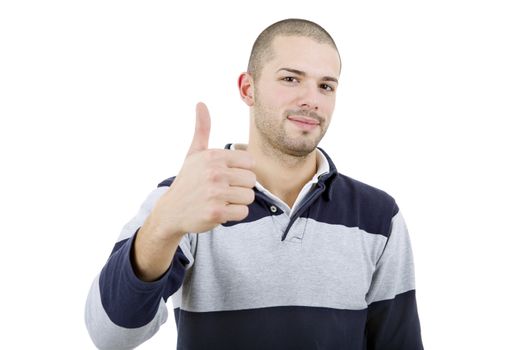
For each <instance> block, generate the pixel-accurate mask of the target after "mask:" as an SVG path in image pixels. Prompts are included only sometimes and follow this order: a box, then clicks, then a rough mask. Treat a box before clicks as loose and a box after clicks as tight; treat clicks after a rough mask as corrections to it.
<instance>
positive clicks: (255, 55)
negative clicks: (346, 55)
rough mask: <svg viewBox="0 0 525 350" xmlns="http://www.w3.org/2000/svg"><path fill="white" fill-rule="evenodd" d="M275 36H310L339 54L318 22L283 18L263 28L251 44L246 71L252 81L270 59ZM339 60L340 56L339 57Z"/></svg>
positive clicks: (332, 40)
mask: <svg viewBox="0 0 525 350" xmlns="http://www.w3.org/2000/svg"><path fill="white" fill-rule="evenodd" d="M277 36H300V37H307V38H311V39H313V40H315V41H317V42H318V43H321V44H329V45H330V46H332V47H333V48H334V49H335V50H336V51H337V54H338V55H339V50H338V49H337V46H336V45H335V41H334V39H332V37H331V36H330V34H328V32H327V31H326V30H325V29H324V28H323V27H321V26H320V25H319V24H317V23H314V22H311V21H308V20H305V19H299V18H288V19H284V20H282V21H279V22H276V23H274V24H272V25H271V26H269V27H268V28H266V29H265V30H263V31H262V32H261V34H259V36H258V37H257V39H256V40H255V42H254V44H253V47H252V52H251V54H250V60H249V61H248V73H250V74H251V75H252V77H253V79H254V81H255V80H256V79H257V77H258V75H259V74H260V73H261V70H262V68H263V65H264V64H265V63H266V62H267V61H269V60H271V59H272V57H273V51H272V42H273V39H274V38H275V37H277ZM339 62H341V57H339Z"/></svg>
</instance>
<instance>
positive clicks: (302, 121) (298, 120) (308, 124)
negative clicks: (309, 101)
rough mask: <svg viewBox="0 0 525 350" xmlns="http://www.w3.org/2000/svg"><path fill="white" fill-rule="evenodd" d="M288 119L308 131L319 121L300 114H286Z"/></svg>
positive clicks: (317, 124) (315, 126)
mask: <svg viewBox="0 0 525 350" xmlns="http://www.w3.org/2000/svg"><path fill="white" fill-rule="evenodd" d="M288 120H289V121H291V122H292V124H294V125H295V126H296V127H298V128H299V129H301V130H306V131H310V130H313V129H315V128H317V127H318V126H319V122H318V121H317V120H315V119H311V118H305V117H300V116H294V115H291V116H288Z"/></svg>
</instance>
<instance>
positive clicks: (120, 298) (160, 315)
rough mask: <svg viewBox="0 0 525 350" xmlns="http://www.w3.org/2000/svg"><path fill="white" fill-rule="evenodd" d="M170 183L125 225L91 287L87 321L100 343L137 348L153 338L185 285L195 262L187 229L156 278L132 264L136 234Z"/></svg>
mask: <svg viewBox="0 0 525 350" xmlns="http://www.w3.org/2000/svg"><path fill="white" fill-rule="evenodd" d="M166 190H167V187H159V188H157V189H155V190H154V191H153V192H152V193H151V194H150V195H149V196H148V197H147V198H146V200H145V201H144V203H143V204H142V206H141V207H140V209H139V211H138V212H137V214H136V215H135V216H134V217H133V218H132V219H131V220H130V221H129V222H128V223H127V224H126V225H125V226H124V227H123V229H122V231H121V233H120V236H119V238H118V240H117V243H116V244H115V246H114V248H113V251H112V253H111V255H110V257H109V259H108V260H107V262H106V264H105V265H104V267H103V268H102V270H101V272H100V274H99V275H98V276H97V277H96V278H95V280H94V281H93V284H92V286H91V289H90V291H89V294H88V297H87V301H86V308H85V322H86V327H87V329H88V332H89V334H90V336H91V339H92V340H93V342H94V344H95V345H96V346H97V347H98V348H99V349H133V348H135V347H137V346H138V345H140V344H142V343H143V342H145V341H146V340H148V339H149V338H151V337H152V336H153V335H154V334H155V333H156V332H157V331H158V329H159V328H160V326H161V325H162V324H163V323H165V322H166V320H167V307H166V301H167V299H168V298H169V297H170V296H171V295H173V294H174V293H175V292H176V291H177V290H178V289H179V288H180V286H181V285H182V281H183V279H184V275H185V271H186V270H187V269H188V268H190V267H191V265H192V264H193V256H192V254H191V242H190V238H189V235H185V236H184V237H183V239H182V240H181V242H180V244H179V247H178V248H177V251H176V253H175V256H174V258H173V260H172V263H171V266H170V268H169V269H168V270H167V272H166V273H165V274H164V275H163V276H162V277H161V278H160V279H158V280H156V281H154V282H144V281H142V280H140V279H139V278H138V277H137V276H136V274H135V272H134V270H133V267H132V264H131V252H132V246H133V242H134V239H135V235H136V233H137V232H138V230H139V228H140V227H141V226H142V224H143V223H144V221H145V220H146V218H147V217H148V215H149V214H150V213H151V210H152V209H153V207H154V205H155V203H156V202H157V201H158V199H159V198H160V197H161V196H162V195H163V194H164V193H165V192H166Z"/></svg>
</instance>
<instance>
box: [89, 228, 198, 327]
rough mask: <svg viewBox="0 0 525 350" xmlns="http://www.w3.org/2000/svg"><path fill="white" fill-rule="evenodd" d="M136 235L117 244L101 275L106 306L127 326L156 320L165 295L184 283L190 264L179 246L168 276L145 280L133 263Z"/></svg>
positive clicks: (117, 319) (167, 295)
mask: <svg viewBox="0 0 525 350" xmlns="http://www.w3.org/2000/svg"><path fill="white" fill-rule="evenodd" d="M134 237H135V236H133V237H132V238H129V239H125V240H123V241H120V242H118V243H117V244H115V247H114V249H113V253H112V254H111V256H110V258H109V260H108V262H107V263H106V265H105V266H104V268H103V269H102V272H101V273H100V278H99V288H100V296H101V301H102V306H103V307H104V310H105V311H106V313H107V315H108V317H109V318H110V320H111V321H112V322H113V323H115V324H116V325H118V326H121V327H126V328H138V327H142V326H144V325H146V324H148V323H149V322H151V320H153V318H154V317H155V314H156V313H157V311H158V308H159V303H160V300H161V298H163V299H164V301H166V300H167V299H168V297H169V296H170V295H172V294H173V293H175V292H176V291H177V290H178V289H179V288H180V286H181V285H182V281H183V279H184V274H185V271H186V270H185V266H187V265H188V264H189V260H188V259H187V258H186V256H185V255H184V253H183V252H182V250H181V249H180V247H179V248H177V252H176V253H175V256H174V258H173V262H172V266H171V267H170V269H169V270H168V272H167V273H166V274H165V275H164V276H162V277H161V278H160V279H159V280H157V281H155V282H143V281H141V280H139V279H138V278H137V277H136V275H135V272H134V271H133V267H132V265H131V258H130V254H131V248H132V244H133V241H134Z"/></svg>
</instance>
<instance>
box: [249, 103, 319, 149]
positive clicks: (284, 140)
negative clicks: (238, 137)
mask: <svg viewBox="0 0 525 350" xmlns="http://www.w3.org/2000/svg"><path fill="white" fill-rule="evenodd" d="M291 112H292V111H285V112H284V113H283V115H281V116H280V117H279V118H277V119H276V120H277V123H276V122H275V121H274V120H275V119H274V118H272V115H275V114H276V113H277V112H275V111H273V110H270V109H268V108H265V107H264V106H262V105H261V104H260V103H258V99H255V104H254V106H253V116H254V120H255V126H256V128H257V130H258V132H259V134H260V136H261V137H260V140H261V142H262V143H263V144H262V146H263V147H264V148H265V150H266V151H269V152H272V153H277V154H276V155H277V156H278V154H280V155H281V156H282V157H287V156H288V157H289V156H292V157H296V158H304V157H306V156H308V155H309V154H310V153H312V152H313V151H314V150H315V149H316V148H317V145H318V144H319V142H320V141H321V140H322V138H323V136H324V134H325V132H326V128H325V123H324V121H323V120H319V119H320V118H318V120H319V123H320V124H319V128H321V132H320V133H319V134H318V135H317V136H315V137H313V136H312V135H311V134H312V133H315V134H317V133H318V131H317V130H312V131H299V132H298V133H297V134H299V136H296V137H294V138H292V137H290V136H289V135H287V133H286V127H285V123H287V117H288V115H289V114H290V113H291ZM293 114H300V115H301V114H302V115H305V113H304V112H301V111H295V112H294V113H293Z"/></svg>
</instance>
